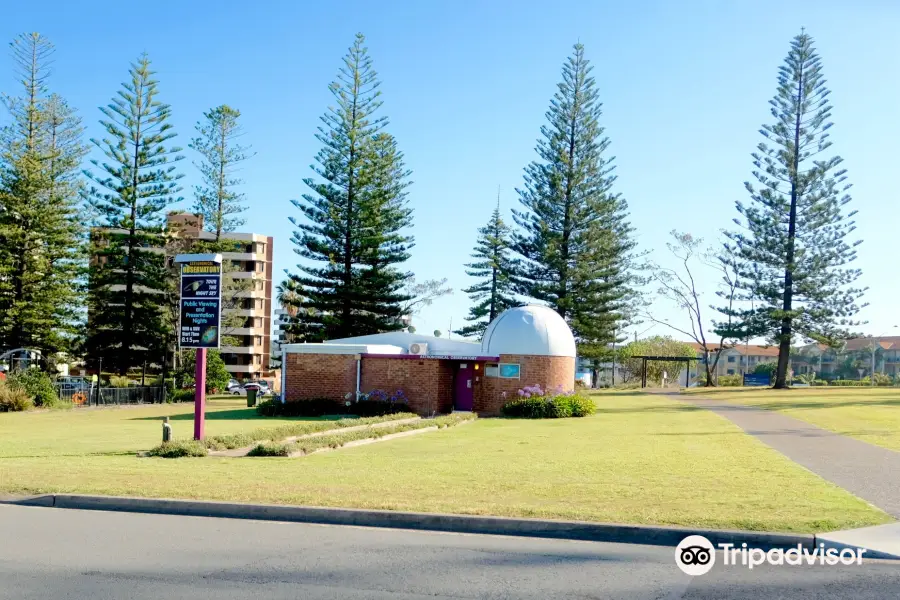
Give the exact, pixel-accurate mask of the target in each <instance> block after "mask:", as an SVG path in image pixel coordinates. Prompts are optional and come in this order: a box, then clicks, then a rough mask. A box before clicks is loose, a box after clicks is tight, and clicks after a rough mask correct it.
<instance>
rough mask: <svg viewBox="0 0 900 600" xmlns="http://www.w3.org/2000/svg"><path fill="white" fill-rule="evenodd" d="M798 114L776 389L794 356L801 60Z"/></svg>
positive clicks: (800, 84) (781, 386)
mask: <svg viewBox="0 0 900 600" xmlns="http://www.w3.org/2000/svg"><path fill="white" fill-rule="evenodd" d="M797 80H798V81H797V111H796V112H797V116H796V118H795V120H794V156H793V159H792V162H793V172H792V174H791V210H790V215H789V221H788V242H787V256H786V259H787V260H786V263H787V264H786V266H785V269H784V299H783V301H782V304H781V310H782V311H783V312H784V313H786V314H785V316H784V318H782V319H781V334H780V340H779V344H778V368H777V370H776V372H775V386H774V387H775V389H779V390H780V389H784V388H786V387H787V370H788V363H789V362H790V359H791V333H792V325H793V323H792V319H791V317H790V316H789V315H788V314H787V313H789V312H790V310H791V307H792V306H793V300H794V250H795V248H794V241H795V238H796V235H797V177H798V174H797V173H798V171H799V169H800V110H801V105H802V103H803V63H802V62H801V63H800V72H799V77H798V78H797Z"/></svg>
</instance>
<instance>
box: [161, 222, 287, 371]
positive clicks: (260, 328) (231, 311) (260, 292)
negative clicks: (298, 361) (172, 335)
mask: <svg viewBox="0 0 900 600" xmlns="http://www.w3.org/2000/svg"><path fill="white" fill-rule="evenodd" d="M167 222H168V227H169V231H170V232H171V233H172V234H173V235H175V236H177V237H178V238H181V239H189V240H191V239H194V240H205V241H213V240H215V239H216V236H215V234H214V233H212V232H209V231H204V230H203V218H202V217H201V216H198V215H193V214H191V213H172V214H169V215H168V217H167ZM222 237H224V238H225V239H227V240H230V241H233V242H236V243H237V244H239V247H238V248H237V249H236V251H234V252H223V253H222V260H223V263H224V268H223V273H224V277H225V279H229V278H230V279H232V280H241V281H245V282H247V283H246V285H245V286H241V287H242V288H246V289H241V290H240V291H237V292H233V293H232V294H231V296H230V298H229V299H228V300H227V301H226V302H225V303H224V304H225V305H226V308H224V309H223V310H222V322H223V326H222V337H223V338H225V339H228V340H230V341H232V342H235V343H234V345H230V346H226V345H224V344H223V345H222V347H221V348H220V349H219V350H220V352H221V354H222V360H223V361H224V362H225V367H226V368H227V369H228V372H229V373H231V375H232V377H234V378H235V379H238V380H245V379H250V380H254V379H260V378H270V377H272V371H271V368H270V364H269V363H270V361H269V356H270V355H271V353H272V251H273V247H272V246H273V244H272V237H271V236H265V235H261V234H258V233H225V234H223V235H222ZM223 289H225V290H227V289H228V284H227V283H225V284H223ZM228 304H231V305H232V306H230V307H229V306H228Z"/></svg>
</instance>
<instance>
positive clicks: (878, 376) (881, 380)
mask: <svg viewBox="0 0 900 600" xmlns="http://www.w3.org/2000/svg"><path fill="white" fill-rule="evenodd" d="M893 384H894V380H893V379H891V376H890V375H885V374H884V373H875V385H893Z"/></svg>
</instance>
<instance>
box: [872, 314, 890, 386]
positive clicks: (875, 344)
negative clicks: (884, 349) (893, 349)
mask: <svg viewBox="0 0 900 600" xmlns="http://www.w3.org/2000/svg"><path fill="white" fill-rule="evenodd" d="M896 328H897V326H896V325H891V329H896ZM885 333H887V331H885V332H884V333H880V334H878V335H876V336H871V337H870V338H869V339H871V340H872V373H871V375H870V377H869V379H870V380H871V381H870V382H869V385H870V386H871V387H874V386H875V348H877V346H878V344H877V343H876V342H875V338H880V337H881V336H883V335H884V334H885Z"/></svg>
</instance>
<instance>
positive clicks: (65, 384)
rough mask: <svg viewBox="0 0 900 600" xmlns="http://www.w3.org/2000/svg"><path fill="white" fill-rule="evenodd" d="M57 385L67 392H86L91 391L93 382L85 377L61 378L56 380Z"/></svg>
mask: <svg viewBox="0 0 900 600" xmlns="http://www.w3.org/2000/svg"><path fill="white" fill-rule="evenodd" d="M56 383H57V385H59V386H60V387H62V388H63V389H65V390H67V391H74V392H86V391H88V390H90V389H91V382H90V381H88V380H87V379H86V378H84V377H74V376H65V377H60V378H58V379H57V380H56Z"/></svg>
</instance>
